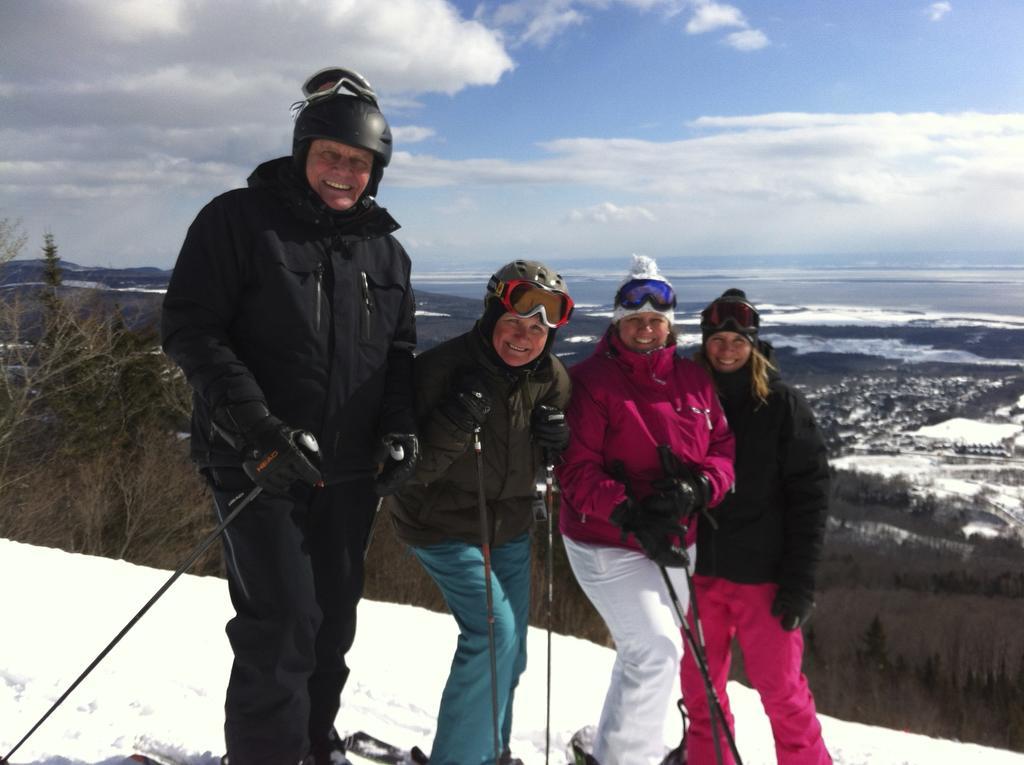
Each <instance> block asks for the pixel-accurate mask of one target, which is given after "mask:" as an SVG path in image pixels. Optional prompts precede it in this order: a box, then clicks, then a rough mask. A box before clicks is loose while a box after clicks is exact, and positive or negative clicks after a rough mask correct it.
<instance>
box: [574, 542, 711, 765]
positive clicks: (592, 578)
mask: <svg viewBox="0 0 1024 765" xmlns="http://www.w3.org/2000/svg"><path fill="white" fill-rule="evenodd" d="M563 541H564V542H565V549H566V552H567V553H568V557H569V564H570V565H571V566H572V570H573V573H574V574H575V575H576V580H577V581H578V582H579V583H580V587H582V588H583V591H584V592H585V593H586V595H587V597H588V598H589V599H590V602H591V603H593V604H594V608H596V609H597V611H598V613H599V614H601V617H602V618H603V619H604V621H605V624H606V625H608V631H609V632H611V636H612V639H613V640H614V641H615V664H614V666H613V667H612V676H611V681H610V683H609V685H608V693H607V695H606V696H605V700H604V708H603V709H602V711H601V720H600V722H599V723H598V726H597V733H596V735H595V737H594V750H593V755H594V758H595V759H596V760H597V761H598V762H599V763H601V765H658V763H660V762H661V760H662V758H663V757H664V756H665V753H666V752H667V751H668V749H669V747H668V746H667V745H666V742H665V727H666V720H667V719H669V714H670V713H671V714H672V715H674V716H677V715H676V713H675V704H674V703H673V702H674V701H675V699H676V698H677V694H678V682H679V679H678V678H679V663H680V661H681V659H682V657H683V636H682V633H681V631H680V630H681V627H682V625H681V624H680V623H679V619H678V616H677V615H676V610H675V607H674V606H673V604H672V601H671V599H670V598H669V594H668V588H667V587H666V586H665V580H664V579H663V578H662V575H661V571H660V570H659V568H658V566H657V565H656V564H655V563H654V562H652V561H651V560H650V559H649V558H647V556H645V555H643V554H642V553H639V552H636V551H634V550H629V549H626V548H622V547H603V546H600V545H589V544H582V543H579V542H574V541H573V540H571V539H569V538H567V537H563ZM687 553H688V554H689V556H690V560H691V562H692V561H693V560H695V558H694V555H695V554H696V549H695V546H694V547H690V548H689V549H688V550H687ZM666 570H667V571H668V573H669V578H670V579H671V581H672V584H673V586H674V587H675V591H676V595H677V597H678V599H679V603H680V605H681V606H682V607H683V609H684V613H685V609H686V608H687V607H688V605H689V599H690V595H689V590H688V589H687V586H686V574H685V572H684V571H683V569H681V568H669V569H666ZM674 739H675V740H674V741H673V745H674V744H675V743H677V742H678V734H674Z"/></svg>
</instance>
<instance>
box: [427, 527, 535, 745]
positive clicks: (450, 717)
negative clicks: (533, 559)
mask: <svg viewBox="0 0 1024 765" xmlns="http://www.w3.org/2000/svg"><path fill="white" fill-rule="evenodd" d="M412 549H413V552H414V553H415V555H416V557H417V558H419V560H420V563H422V564H423V568H425V569H426V570H427V573H428V574H430V576H431V577H432V578H433V580H434V581H435V582H437V586H438V587H439V588H440V589H441V593H442V595H444V599H445V602H446V603H447V604H448V608H449V610H450V611H451V612H452V615H453V616H454V617H455V621H456V622H457V623H458V625H459V640H458V645H457V647H456V649H455V657H454V658H453V659H452V667H451V672H450V673H449V675H448V682H447V683H446V684H445V687H444V693H443V694H442V695H441V706H440V709H439V710H438V713H437V733H436V734H435V736H434V744H433V747H432V749H431V753H430V765H491V764H492V763H494V736H493V725H492V719H493V718H492V703H491V658H490V652H489V647H488V637H487V598H486V590H485V586H486V585H485V580H484V559H483V551H482V549H481V548H480V547H479V546H477V545H470V544H466V543H465V542H457V541H447V542H444V543H442V544H437V545H427V546H424V547H414V548H412ZM491 587H492V595H493V598H494V644H495V657H496V663H497V669H498V671H497V679H498V682H497V686H498V725H499V734H500V737H501V738H500V745H501V749H502V751H507V750H508V747H509V735H510V733H511V730H512V699H513V696H514V694H515V689H516V685H517V684H518V683H519V676H520V675H521V674H522V673H523V670H525V669H526V630H527V626H528V619H529V611H530V537H529V535H528V534H523V535H521V536H519V537H516V538H515V539H514V540H512V541H511V542H508V543H506V544H503V545H500V546H498V547H492V548H491Z"/></svg>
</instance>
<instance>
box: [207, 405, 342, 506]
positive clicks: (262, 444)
mask: <svg viewBox="0 0 1024 765" xmlns="http://www.w3.org/2000/svg"><path fill="white" fill-rule="evenodd" d="M212 420H213V427H214V429H215V430H216V431H217V432H218V433H219V434H220V435H221V437H222V438H223V439H224V440H225V441H227V442H228V443H229V444H230V445H231V446H232V447H234V448H235V449H237V450H238V452H239V455H240V456H241V458H242V469H243V470H245V473H246V475H248V476H249V478H250V479H251V480H252V481H253V483H255V484H256V485H257V486H259V487H261V488H262V489H263V490H264V491H265V492H267V493H268V494H287V493H288V491H289V489H291V488H292V486H293V485H294V484H296V483H299V484H301V485H305V486H316V485H319V484H322V483H323V478H322V477H321V475H320V447H319V446H318V445H317V443H316V438H314V437H313V434H312V433H308V432H306V431H304V430H299V429H298V428H293V427H290V426H289V425H286V424H285V423H283V422H281V421H280V420H279V419H277V418H276V417H274V416H273V415H271V414H270V410H269V409H267V405H266V404H264V403H263V402H262V401H246V402H243V403H240V404H228V405H226V406H222V407H219V408H217V409H215V410H214V412H213V416H212Z"/></svg>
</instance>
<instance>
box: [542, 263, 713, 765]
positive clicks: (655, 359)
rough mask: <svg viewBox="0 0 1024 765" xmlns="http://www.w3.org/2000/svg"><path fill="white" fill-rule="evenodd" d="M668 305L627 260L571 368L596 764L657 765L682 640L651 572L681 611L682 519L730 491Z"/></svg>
mask: <svg viewBox="0 0 1024 765" xmlns="http://www.w3.org/2000/svg"><path fill="white" fill-rule="evenodd" d="M675 302H676V300H675V292H674V290H673V289H672V285H671V284H670V283H669V282H668V281H667V280H666V279H665V278H664V277H662V276H661V274H659V273H658V270H657V265H656V264H655V262H654V261H653V260H651V259H650V258H646V257H644V256H634V258H633V267H632V269H631V273H630V274H629V276H628V277H627V278H626V280H625V281H624V282H623V284H622V285H621V286H620V287H619V289H618V291H617V293H616V295H615V306H614V312H613V314H612V324H611V326H610V327H609V328H608V332H607V333H606V334H605V336H604V338H603V339H602V340H601V342H600V344H599V345H598V347H597V349H596V350H595V351H594V353H593V355H592V356H590V358H588V359H586V360H584V361H582V362H580V363H579V364H577V365H575V366H574V367H572V368H571V369H570V375H571V377H572V383H573V393H572V399H571V401H570V404H569V409H568V413H567V416H568V421H569V426H570V431H571V433H572V439H571V441H570V444H569V448H568V450H567V451H566V452H565V454H564V455H563V463H562V465H561V466H560V467H559V468H558V479H559V482H560V484H561V487H562V506H561V512H560V522H559V524H560V529H561V532H562V537H563V540H564V542H565V548H566V552H567V554H568V557H569V562H570V564H571V565H572V569H573V573H574V574H575V575H576V579H577V580H578V581H579V583H580V586H581V587H582V588H583V591H584V592H585V593H586V595H587V597H588V598H589V599H590V601H591V602H592V603H593V604H594V607H595V608H596V609H597V611H598V613H600V614H601V617H602V618H603V619H604V621H605V623H606V624H607V626H608V630H609V632H610V633H611V636H612V638H613V639H614V641H615V649H616V658H615V665H614V667H613V669H612V677H611V681H610V684H609V687H608V693H607V695H606V697H605V702H604V708H603V710H602V712H601V719H600V722H599V723H598V726H597V731H596V735H595V738H594V744H593V760H596V761H597V762H598V763H600V765H652V764H653V765H657V763H660V762H661V760H662V757H663V756H664V754H665V752H666V751H667V747H666V746H665V745H664V739H665V735H664V734H665V731H664V730H663V729H664V725H665V720H666V718H667V716H668V712H669V710H670V708H671V706H672V704H671V702H672V699H673V698H674V695H675V687H676V686H675V678H676V677H677V676H678V675H677V672H678V667H679V661H680V659H681V657H682V655H683V644H682V636H681V634H680V627H681V625H680V623H679V621H678V615H677V613H676V611H675V608H674V605H673V604H672V602H671V600H670V598H669V594H668V592H667V588H666V584H665V581H664V578H663V576H662V568H663V567H664V568H665V570H666V571H667V572H668V574H669V577H670V579H671V581H672V583H673V586H674V588H675V591H676V593H677V595H678V599H679V602H680V604H681V605H682V606H683V607H684V608H685V606H686V604H687V603H688V599H689V598H688V588H687V584H686V576H685V572H684V571H683V570H682V568H680V566H681V565H682V564H683V563H684V561H685V560H687V556H688V559H689V560H690V561H691V566H692V560H693V554H694V543H695V539H696V523H695V521H693V520H691V519H694V518H695V516H694V515H693V513H694V512H695V511H697V510H699V509H701V508H702V507H706V506H711V505H715V504H717V503H718V502H719V501H720V500H721V499H722V497H723V496H724V494H725V493H726V491H728V489H729V487H730V486H731V485H732V482H733V466H732V461H733V439H732V434H731V433H730V431H729V427H728V425H727V424H726V421H725V417H724V415H723V413H722V408H721V406H720V404H719V403H718V399H717V397H716V395H715V391H714V388H713V387H712V384H711V380H710V378H709V377H708V374H707V373H706V372H705V371H704V370H703V369H702V368H700V367H699V366H698V365H697V364H695V363H693V362H692V361H689V360H687V359H684V358H682V357H681V356H679V355H677V354H676V345H675V335H674V334H673V331H672V325H673V320H674V308H675ZM666 447H667V448H666ZM680 535H684V536H685V540H681V539H680ZM684 549H685V552H686V556H684V555H683V551H684Z"/></svg>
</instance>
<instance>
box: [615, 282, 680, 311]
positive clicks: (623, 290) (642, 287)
mask: <svg viewBox="0 0 1024 765" xmlns="http://www.w3.org/2000/svg"><path fill="white" fill-rule="evenodd" d="M615 303H616V305H620V306H622V307H623V308H629V309H632V310H636V309H637V308H640V307H641V306H643V304H644V303H649V304H650V305H651V307H652V308H654V309H656V310H658V311H667V310H669V309H670V308H675V307H676V291H675V290H674V289H672V285H671V284H669V283H668V282H664V281H662V280H661V279H631V280H629V281H628V282H626V283H625V284H623V285H622V286H621V287H619V291H618V292H616V293H615Z"/></svg>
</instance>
